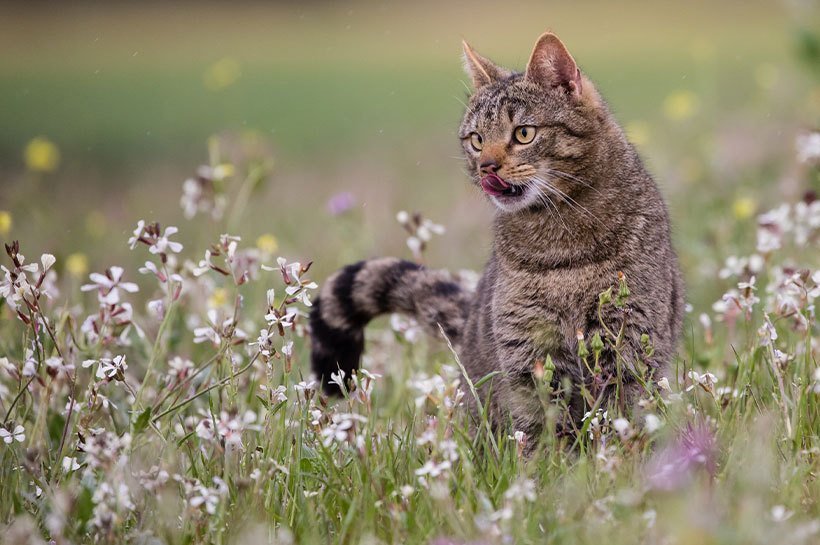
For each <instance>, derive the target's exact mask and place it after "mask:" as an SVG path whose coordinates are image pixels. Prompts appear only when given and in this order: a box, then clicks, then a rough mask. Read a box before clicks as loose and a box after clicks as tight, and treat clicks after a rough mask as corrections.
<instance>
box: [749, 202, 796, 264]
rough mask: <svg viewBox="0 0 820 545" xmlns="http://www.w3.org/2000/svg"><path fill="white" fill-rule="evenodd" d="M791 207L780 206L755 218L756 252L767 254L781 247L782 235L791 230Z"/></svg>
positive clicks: (786, 205)
mask: <svg viewBox="0 0 820 545" xmlns="http://www.w3.org/2000/svg"><path fill="white" fill-rule="evenodd" d="M790 212H791V207H790V206H789V205H788V204H782V205H781V206H779V207H778V208H775V209H773V210H770V211H768V212H766V213H765V214H761V215H760V216H758V218H757V225H758V227H757V251H758V252H760V253H761V254H764V255H766V254H769V253H771V252H773V251H775V250H778V249H780V248H781V247H782V245H783V237H784V235H785V234H786V233H787V232H789V231H791V230H792V226H793V224H792V221H791V218H790Z"/></svg>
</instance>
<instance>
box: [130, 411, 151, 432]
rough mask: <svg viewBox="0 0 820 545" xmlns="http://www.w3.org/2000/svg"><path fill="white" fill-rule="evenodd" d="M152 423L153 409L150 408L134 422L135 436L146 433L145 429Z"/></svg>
mask: <svg viewBox="0 0 820 545" xmlns="http://www.w3.org/2000/svg"><path fill="white" fill-rule="evenodd" d="M150 422H151V407H148V408H147V409H145V410H144V411H142V413H140V415H139V416H138V417H137V419H136V420H135V421H134V430H133V432H134V433H133V434H134V435H138V434H140V433H142V432H143V431H145V428H147V427H148V424H149V423H150Z"/></svg>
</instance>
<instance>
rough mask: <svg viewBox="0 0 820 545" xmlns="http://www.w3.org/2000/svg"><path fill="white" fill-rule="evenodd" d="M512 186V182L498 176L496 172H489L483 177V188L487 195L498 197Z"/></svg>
mask: <svg viewBox="0 0 820 545" xmlns="http://www.w3.org/2000/svg"><path fill="white" fill-rule="evenodd" d="M509 188H510V184H508V183H507V182H505V181H504V180H502V179H501V178H499V177H498V176H496V175H495V174H487V175H486V176H484V177H483V178H481V189H483V190H484V193H486V194H487V195H492V196H493V197H498V196H499V195H501V194H503V193H504V191H505V190H507V189H509Z"/></svg>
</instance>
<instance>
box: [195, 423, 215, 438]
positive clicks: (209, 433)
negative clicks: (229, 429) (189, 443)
mask: <svg viewBox="0 0 820 545" xmlns="http://www.w3.org/2000/svg"><path fill="white" fill-rule="evenodd" d="M195 431H196V436H197V437H199V438H200V439H204V440H205V441H211V440H213V438H214V437H215V434H214V426H213V422H212V421H211V419H210V418H203V419H202V420H200V421H199V423H198V424H197V425H196V430H195Z"/></svg>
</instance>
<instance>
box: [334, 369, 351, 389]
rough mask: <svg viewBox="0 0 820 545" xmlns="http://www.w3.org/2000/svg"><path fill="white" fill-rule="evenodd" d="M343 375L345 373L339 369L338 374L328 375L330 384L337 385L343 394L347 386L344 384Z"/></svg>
mask: <svg viewBox="0 0 820 545" xmlns="http://www.w3.org/2000/svg"><path fill="white" fill-rule="evenodd" d="M345 375H346V373H345V372H344V371H342V370H341V369H339V372H338V373H336V372H333V373H330V382H332V383H334V384H337V385H338V386H339V388H340V389H341V390H342V391H343V392H344V391H346V390H347V385H346V384H345Z"/></svg>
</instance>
